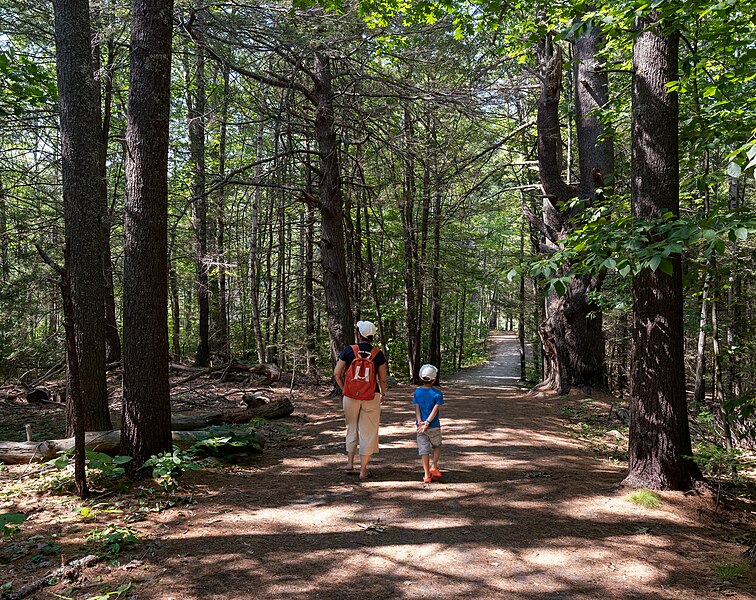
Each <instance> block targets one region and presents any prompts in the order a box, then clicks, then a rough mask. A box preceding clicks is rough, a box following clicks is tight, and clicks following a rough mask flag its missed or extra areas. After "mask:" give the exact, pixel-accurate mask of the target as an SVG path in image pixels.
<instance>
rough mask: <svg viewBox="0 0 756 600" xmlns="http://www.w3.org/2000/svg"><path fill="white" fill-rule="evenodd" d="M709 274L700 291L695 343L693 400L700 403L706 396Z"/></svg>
mask: <svg viewBox="0 0 756 600" xmlns="http://www.w3.org/2000/svg"><path fill="white" fill-rule="evenodd" d="M710 280H711V275H710V274H709V273H707V274H706V277H705V279H704V284H703V290H702V291H701V313H700V316H699V317H698V344H697V345H696V379H695V383H694V384H693V401H694V402H695V403H696V404H699V405H700V404H701V403H702V402H703V400H704V397H705V396H706V327H707V321H708V310H709V286H710Z"/></svg>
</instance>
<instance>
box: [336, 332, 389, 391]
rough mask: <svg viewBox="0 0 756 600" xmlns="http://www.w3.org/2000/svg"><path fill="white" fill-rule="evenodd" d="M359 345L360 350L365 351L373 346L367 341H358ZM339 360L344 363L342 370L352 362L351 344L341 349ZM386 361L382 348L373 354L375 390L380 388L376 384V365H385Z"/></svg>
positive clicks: (347, 367) (346, 368)
mask: <svg viewBox="0 0 756 600" xmlns="http://www.w3.org/2000/svg"><path fill="white" fill-rule="evenodd" d="M358 346H359V347H360V350H364V351H365V352H370V351H371V350H372V349H373V346H372V345H370V344H368V343H367V342H360V343H359V344H358ZM339 360H343V361H344V362H345V363H346V367H344V372H346V370H348V369H349V365H350V364H352V361H353V360H354V351H353V350H352V346H346V347H344V349H343V350H342V351H341V354H339ZM387 362H388V361H387V360H386V355H385V354H383V350H378V354H376V355H375V358H374V359H373V364H374V365H375V391H376V392H380V391H381V388H380V386H379V385H378V367H380V366H381V365H385V364H386V363H387Z"/></svg>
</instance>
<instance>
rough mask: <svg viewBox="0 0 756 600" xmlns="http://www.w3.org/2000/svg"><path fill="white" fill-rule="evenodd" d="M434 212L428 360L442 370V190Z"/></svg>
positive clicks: (438, 195)
mask: <svg viewBox="0 0 756 600" xmlns="http://www.w3.org/2000/svg"><path fill="white" fill-rule="evenodd" d="M437 185H438V184H437ZM435 199H436V201H435V205H434V214H433V269H432V271H431V317H430V323H429V325H428V362H429V363H430V364H432V365H434V366H435V367H437V368H438V369H439V371H440V370H441V191H440V190H436V194H435Z"/></svg>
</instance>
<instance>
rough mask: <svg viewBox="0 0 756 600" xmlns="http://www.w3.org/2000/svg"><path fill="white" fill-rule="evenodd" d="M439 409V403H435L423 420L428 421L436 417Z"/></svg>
mask: <svg viewBox="0 0 756 600" xmlns="http://www.w3.org/2000/svg"><path fill="white" fill-rule="evenodd" d="M440 410H441V405H440V404H436V405H435V406H434V407H433V410H432V411H431V413H430V414H429V415H428V418H427V419H426V420H425V422H426V423H430V422H431V421H432V420H433V419H435V418H436V416H437V415H438V413H439V411H440Z"/></svg>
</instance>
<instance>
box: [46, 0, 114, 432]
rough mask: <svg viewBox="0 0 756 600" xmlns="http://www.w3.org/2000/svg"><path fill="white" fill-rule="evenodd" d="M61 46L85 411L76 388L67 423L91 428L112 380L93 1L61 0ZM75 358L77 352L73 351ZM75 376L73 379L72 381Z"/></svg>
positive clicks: (104, 408) (67, 197)
mask: <svg viewBox="0 0 756 600" xmlns="http://www.w3.org/2000/svg"><path fill="white" fill-rule="evenodd" d="M53 7H54V12H55V45H56V62H57V75H58V99H59V102H58V105H59V110H60V142H61V153H62V164H63V204H64V212H65V229H66V246H67V248H69V250H70V251H69V253H68V256H67V257H66V258H67V261H69V260H70V262H68V264H66V273H67V277H68V278H69V282H70V293H71V299H72V306H71V308H72V310H73V314H71V315H70V318H71V319H72V326H73V328H74V334H75V344H76V352H75V356H76V357H77V358H78V364H76V365H70V366H69V373H72V372H76V373H78V374H79V376H80V384H81V398H82V406H81V408H82V410H81V412H80V414H78V415H75V409H76V407H75V406H74V403H73V400H72V396H73V395H72V394H69V396H68V398H69V399H68V406H67V408H66V430H67V431H68V432H69V433H73V430H74V425H75V422H76V420H77V419H79V420H80V424H81V426H82V427H83V428H84V429H85V430H89V431H92V430H100V429H108V428H110V427H111V424H110V411H109V408H108V393H107V387H106V383H105V293H104V291H105V288H104V285H103V279H102V278H103V273H104V269H103V264H102V258H103V253H102V239H101V231H102V229H101V228H102V223H103V218H104V214H103V210H102V205H101V201H100V200H101V196H100V169H99V154H98V148H99V139H98V133H97V132H98V131H99V125H100V119H99V105H98V95H97V87H96V84H95V81H94V77H93V74H92V43H91V26H90V20H89V2H88V1H87V0H55V1H54V2H53ZM68 358H69V360H71V359H72V355H71V354H69V355H68ZM69 383H70V382H69Z"/></svg>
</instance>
